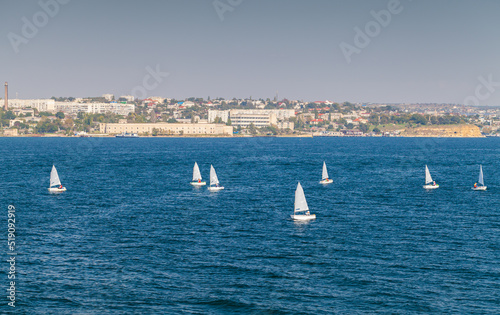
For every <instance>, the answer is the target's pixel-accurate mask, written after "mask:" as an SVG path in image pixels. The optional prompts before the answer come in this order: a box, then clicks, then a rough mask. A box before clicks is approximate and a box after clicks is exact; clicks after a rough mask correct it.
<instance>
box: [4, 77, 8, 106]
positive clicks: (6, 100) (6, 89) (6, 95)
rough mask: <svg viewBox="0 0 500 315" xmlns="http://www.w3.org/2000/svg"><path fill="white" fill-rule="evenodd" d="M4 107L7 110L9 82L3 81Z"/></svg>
mask: <svg viewBox="0 0 500 315" xmlns="http://www.w3.org/2000/svg"><path fill="white" fill-rule="evenodd" d="M4 109H5V110H6V111H7V110H9V84H8V83H7V82H5V105H4Z"/></svg>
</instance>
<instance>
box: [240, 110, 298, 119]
mask: <svg viewBox="0 0 500 315" xmlns="http://www.w3.org/2000/svg"><path fill="white" fill-rule="evenodd" d="M241 114H244V115H247V114H251V115H270V114H274V115H275V116H276V119H277V120H288V119H289V118H292V117H295V110H294V109H231V110H230V117H231V120H233V116H237V115H241Z"/></svg>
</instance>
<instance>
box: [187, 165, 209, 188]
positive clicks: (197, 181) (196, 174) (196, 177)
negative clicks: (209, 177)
mask: <svg viewBox="0 0 500 315" xmlns="http://www.w3.org/2000/svg"><path fill="white" fill-rule="evenodd" d="M201 179H202V178H201V173H200V168H199V167H198V163H196V162H194V166H193V181H192V182H191V185H193V186H205V185H206V184H207V183H206V182H202V181H201Z"/></svg>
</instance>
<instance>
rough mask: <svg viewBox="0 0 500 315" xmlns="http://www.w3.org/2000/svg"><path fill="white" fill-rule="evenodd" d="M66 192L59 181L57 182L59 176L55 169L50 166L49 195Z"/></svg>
mask: <svg viewBox="0 0 500 315" xmlns="http://www.w3.org/2000/svg"><path fill="white" fill-rule="evenodd" d="M63 191H66V187H63V186H62V185H61V181H60V180H59V175H58V174H57V170H56V167H55V166H54V165H52V171H51V172H50V186H49V192H50V193H61V192H63Z"/></svg>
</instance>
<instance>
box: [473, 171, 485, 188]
mask: <svg viewBox="0 0 500 315" xmlns="http://www.w3.org/2000/svg"><path fill="white" fill-rule="evenodd" d="M477 182H478V183H479V186H478V185H477V183H476V184H474V187H472V190H486V186H484V178H483V166H482V165H479V180H478V181H477Z"/></svg>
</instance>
